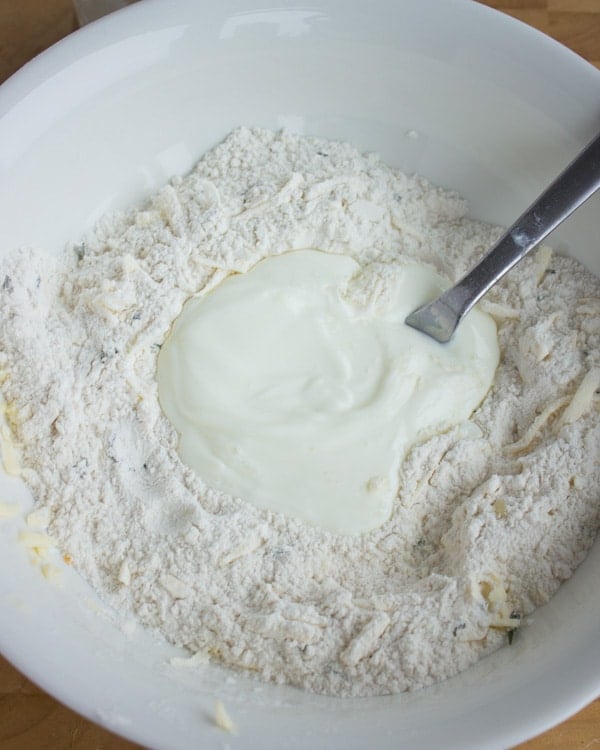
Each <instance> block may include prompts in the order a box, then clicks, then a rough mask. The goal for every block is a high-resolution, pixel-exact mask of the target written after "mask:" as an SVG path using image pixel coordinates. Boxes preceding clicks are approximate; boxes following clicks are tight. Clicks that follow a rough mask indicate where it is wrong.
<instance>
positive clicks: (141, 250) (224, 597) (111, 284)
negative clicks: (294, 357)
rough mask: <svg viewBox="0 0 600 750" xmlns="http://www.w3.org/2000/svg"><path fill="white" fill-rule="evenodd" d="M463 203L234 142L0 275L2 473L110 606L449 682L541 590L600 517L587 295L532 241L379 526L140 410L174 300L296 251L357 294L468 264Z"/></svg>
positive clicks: (325, 156) (594, 297)
mask: <svg viewBox="0 0 600 750" xmlns="http://www.w3.org/2000/svg"><path fill="white" fill-rule="evenodd" d="M465 212H466V207H465V204H464V202H463V201H462V200H461V199H460V198H459V197H458V196H457V195H455V194H454V193H451V192H447V191H445V190H441V189H439V188H435V187H432V186H431V185H429V184H428V183H427V182H426V181H425V180H424V179H421V178H419V177H407V176H405V175H403V174H401V173H399V172H397V171H395V170H392V169H389V168H388V167H386V166H385V165H384V164H382V163H381V161H380V160H379V158H378V157H376V156H373V155H366V156H363V155H360V154H359V153H358V152H356V151H355V150H354V149H353V148H352V147H351V146H349V145H345V144H337V143H329V142H326V141H322V140H316V139H312V138H304V137H300V136H296V135H292V134H290V133H285V132H284V133H271V132H267V131H261V130H248V129H239V130H236V131H235V132H234V133H233V134H232V135H230V136H229V137H228V138H227V140H226V141H225V142H224V143H222V144H221V145H219V146H217V147H216V148H215V149H213V150H212V151H211V152H209V153H208V154H207V155H206V156H205V157H203V159H202V160H201V161H200V162H199V164H198V165H197V166H196V168H195V169H194V170H193V171H192V172H191V174H190V175H188V176H187V177H185V178H175V179H173V180H172V181H171V183H170V184H169V185H168V186H167V187H165V188H164V189H163V190H161V191H160V192H159V193H158V194H157V195H156V196H154V197H153V198H152V199H151V200H150V201H148V202H147V203H146V204H145V205H144V206H143V207H142V208H141V209H138V210H135V211H129V212H126V213H124V214H122V215H120V216H116V217H115V216H113V217H110V218H109V219H107V220H106V221H105V222H104V223H102V224H100V225H99V226H98V227H97V228H96V230H95V231H94V232H93V233H92V234H90V236H89V237H86V238H85V240H84V241H83V242H82V243H81V244H79V245H76V246H74V247H72V248H70V249H69V250H68V252H67V253H66V254H65V255H63V256H61V257H60V258H54V257H50V256H48V255H45V254H44V253H42V252H41V251H37V250H35V251H34V250H21V251H19V252H15V253H13V254H12V255H11V256H10V257H9V259H8V260H7V261H5V263H4V265H3V269H2V274H1V277H0V283H1V288H0V341H1V351H0V369H1V370H2V373H3V383H2V392H3V395H4V397H5V400H6V406H5V410H6V414H7V418H8V420H9V422H10V425H11V430H12V441H13V443H14V444H16V445H17V447H18V450H19V451H20V454H21V475H22V477H23V479H24V480H25V481H26V482H27V483H28V484H29V486H30V487H31V488H32V491H33V494H34V496H35V498H36V499H37V503H38V506H39V508H40V511H41V512H42V516H43V515H44V514H46V515H47V518H48V531H49V533H50V534H51V535H53V536H54V537H56V538H57V539H58V540H59V543H60V546H61V548H62V550H63V552H64V553H65V554H68V555H69V557H70V558H71V559H72V561H73V564H74V565H75V566H76V567H77V569H78V570H79V571H80V572H81V573H82V574H83V575H84V576H85V578H86V579H87V580H88V581H89V582H90V583H91V584H92V586H93V587H94V588H95V589H96V590H97V591H98V592H99V594H100V595H101V596H102V597H103V599H104V600H105V601H106V602H108V603H109V604H110V605H112V606H113V607H115V608H116V609H118V610H121V611H123V612H129V613H132V614H134V615H135V617H136V618H137V619H138V620H139V621H140V622H141V623H143V624H144V625H145V626H148V627H150V628H154V629H157V630H159V631H160V632H161V633H163V634H164V635H165V636H166V637H167V638H168V639H169V640H170V641H172V642H173V643H175V644H178V645H181V646H185V647H187V648H189V649H190V650H191V651H192V652H202V653H204V654H208V655H209V657H210V658H211V659H215V660H219V661H222V662H224V663H225V664H227V665H230V666H232V667H236V668H240V669H243V670H248V671H250V672H251V673H252V674H255V675H256V676H258V677H260V678H262V679H265V680H271V681H274V682H278V683H290V684H293V685H297V686H301V687H304V688H307V689H310V690H314V691H317V692H325V693H333V694H339V695H375V694H383V693H390V692H397V691H402V690H406V689H411V688H417V687H419V686H423V685H427V684H431V683H434V682H437V681H439V680H441V679H443V678H445V677H448V676H450V675H452V674H455V673H456V672H458V671H460V670H462V669H464V668H465V667H467V666H468V665H469V664H472V663H473V662H474V661H476V660H477V659H479V658H480V657H481V656H483V655H484V654H487V653H489V652H491V651H493V650H494V649H496V648H498V647H499V646H500V645H502V644H503V643H505V642H506V640H507V635H506V634H507V632H508V631H512V630H513V629H514V628H515V626H517V625H518V624H519V622H522V620H523V618H525V617H526V616H527V615H528V614H529V613H530V612H532V610H533V609H534V608H535V607H538V606H539V605H541V604H543V603H544V602H546V601H547V600H548V599H549V598H550V597H551V596H552V594H553V593H554V592H555V591H556V589H557V587H558V586H559V585H560V583H561V582H562V581H564V580H565V579H566V578H568V577H569V576H570V575H571V573H572V572H573V570H574V569H575V568H576V566H577V565H578V564H579V563H580V562H581V560H582V559H583V558H584V556H585V554H586V552H587V550H588V549H589V547H590V545H591V544H592V542H593V540H594V537H595V535H596V532H597V530H598V527H599V525H600V503H599V502H598V500H599V497H598V493H599V487H600V460H599V459H600V411H599V409H598V395H597V391H598V387H599V386H600V280H598V279H597V278H595V277H594V276H592V275H591V274H590V273H588V272H587V271H585V270H584V268H583V267H582V266H581V265H580V264H579V263H577V262H576V261H574V260H572V259H569V258H564V257H558V256H554V255H552V253H551V252H550V251H549V250H547V249H542V250H540V251H538V253H537V254H536V255H534V256H533V257H531V258H529V259H527V260H525V261H524V262H523V263H522V264H521V265H520V266H519V268H518V270H516V271H515V272H513V273H512V274H510V275H509V277H508V278H507V279H506V280H505V281H504V282H503V283H502V284H501V285H500V286H498V287H497V288H495V289H494V290H493V291H492V292H491V293H490V295H489V298H488V300H487V301H486V302H485V303H484V307H485V308H486V309H487V310H488V312H490V313H491V314H492V315H493V316H494V317H495V318H496V321H497V323H498V336H499V342H500V346H501V351H502V358H501V363H500V365H499V368H498V370H497V373H496V379H495V383H494V386H493V387H492V390H491V391H490V393H489V394H488V396H487V397H486V399H485V401H484V402H483V404H482V405H481V407H480V408H479V409H478V410H477V411H476V412H475V413H474V414H473V416H472V418H471V420H470V421H469V422H467V423H464V424H461V425H459V426H458V427H456V428H454V429H452V430H450V431H448V432H446V433H445V434H440V435H436V436H434V437H432V438H431V439H429V440H427V441H426V442H424V443H422V444H421V445H419V446H417V447H416V448H414V449H413V450H412V451H411V453H410V454H409V455H408V457H407V459H406V460H405V462H404V464H403V466H402V471H401V483H400V492H399V496H398V499H397V501H396V503H395V506H394V510H393V513H392V517H391V518H390V519H389V521H387V522H386V523H384V524H383V525H382V526H380V527H379V528H377V529H375V530H374V531H371V532H369V533H367V534H363V535H360V536H355V537H342V536H336V535H333V534H330V533H328V532H325V531H322V530H319V529H318V528H315V527H313V526H310V525H308V524H304V523H302V522H300V521H296V520H293V519H289V518H286V517H284V516H282V515H279V514H276V513H271V512H268V511H265V510H259V509H257V508H255V507H254V506H252V505H250V504H249V503H247V502H245V501H244V500H241V499H236V498H232V497H228V496H225V495H222V494H220V493H218V492H215V491H213V490H211V489H210V488H209V487H208V486H206V484H205V483H204V482H203V481H202V479H201V478H200V477H198V476H196V475H195V474H194V473H193V472H192V471H191V470H190V469H188V468H186V467H185V466H184V465H183V464H182V463H181V461H180V459H179V457H178V454H177V435H176V434H175V433H174V431H173V429H172V428H171V426H170V424H169V422H168V421H167V419H166V418H165V417H164V415H163V414H162V412H161V409H160V406H159V403H158V399H157V386H156V359H157V354H158V350H159V348H160V346H161V343H162V342H163V341H164V339H165V336H166V335H167V332H168V330H169V327H170V325H171V323H172V321H173V320H174V319H175V318H176V316H177V315H178V313H179V311H180V309H181V307H182V305H183V302H184V301H185V299H186V298H187V297H189V296H190V295H191V294H194V293H196V292H198V291H202V292H206V291H208V290H210V289H211V288H212V287H214V286H215V285H216V284H217V283H219V281H221V280H222V279H223V278H224V277H225V276H226V275H227V274H229V273H232V272H244V271H246V270H248V269H249V268H251V267H252V266H253V265H254V264H255V263H257V261H259V260H260V259H262V258H264V257H266V256H268V255H274V254H278V253H282V252H286V251H288V250H291V249H299V248H305V247H314V248H319V249H322V250H326V251H329V252H333V253H344V254H347V255H351V256H353V257H354V258H355V259H356V260H358V261H359V262H360V264H361V265H362V266H367V269H366V271H365V273H364V274H363V276H362V283H361V284H358V285H356V288H355V289H354V290H353V291H354V294H355V295H357V297H362V298H364V299H365V300H370V301H373V302H375V303H376V301H377V299H378V297H379V296H380V295H385V294H386V285H387V283H388V281H389V279H390V278H392V277H393V274H394V268H395V262H396V261H398V259H399V258H400V257H402V258H414V259H418V260H419V261H421V262H426V263H430V264H432V265H434V266H435V267H436V268H437V269H438V270H439V271H440V272H442V273H444V274H446V275H447V276H448V277H449V278H450V279H456V278H458V277H459V276H461V275H462V274H463V272H464V271H465V270H466V269H467V267H468V266H470V265H471V264H472V263H473V262H474V261H475V260H476V259H477V258H478V257H479V256H480V255H481V254H482V252H483V251H484V250H485V249H487V247H489V246H490V245H491V243H492V241H493V240H494V239H495V238H496V237H497V236H498V234H499V232H498V230H497V229H495V228H490V227H488V226H485V225H483V224H481V223H478V222H474V221H471V220H469V219H467V218H465ZM449 398H451V394H449ZM4 437H5V444H6V445H7V446H8V440H7V439H6V438H7V436H6V435H5V436H4ZM5 458H6V456H5ZM520 637H524V638H526V637H527V634H526V631H525V632H523V633H522V634H521V635H520Z"/></svg>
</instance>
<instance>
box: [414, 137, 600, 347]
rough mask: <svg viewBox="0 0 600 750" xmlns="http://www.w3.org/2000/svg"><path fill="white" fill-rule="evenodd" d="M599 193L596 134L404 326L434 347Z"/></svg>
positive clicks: (599, 157)
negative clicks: (474, 261)
mask: <svg viewBox="0 0 600 750" xmlns="http://www.w3.org/2000/svg"><path fill="white" fill-rule="evenodd" d="M598 188H600V134H599V135H597V136H596V137H595V138H594V140H593V141H592V142H591V143H589V144H588V145H587V146H586V147H585V148H584V149H583V151H581V153H580V154H579V155H578V156H577V157H575V159H574V160H573V161H572V162H571V163H570V164H569V166H568V167H567V168H566V169H565V170H564V171H563V172H561V174H560V175H559V176H558V177H557V178H556V179H555V180H554V182H553V183H552V184H551V185H550V187H548V188H547V189H546V190H545V191H544V192H543V193H542V194H541V195H540V197H539V198H538V199H537V200H536V201H535V202H534V203H533V204H532V205H531V206H530V207H529V208H528V209H527V211H525V213H524V214H522V215H521V216H520V217H519V218H518V219H517V220H516V221H515V223H514V224H513V225H512V226H511V227H510V228H509V229H507V230H506V232H505V233H504V234H503V235H502V237H501V238H500V239H499V240H498V242H497V243H496V244H495V245H494V246H493V247H492V249H491V250H489V251H488V252H487V253H486V255H484V257H483V258H482V259H481V260H480V261H479V263H478V264H477V265H476V266H475V267H474V268H473V269H472V270H471V271H469V273H467V274H466V276H464V277H463V278H462V279H461V280H460V281H459V282H458V283H457V284H455V286H453V287H451V288H450V289H448V290H447V291H445V292H444V293H443V294H441V295H440V296H439V297H438V298H437V299H435V300H433V301H432V302H429V303H428V304H426V305H423V306H422V307H419V308H417V309H416V310H414V311H413V312H411V314H410V315H409V316H408V317H407V318H406V320H405V323H406V324H407V325H409V326H411V327H412V328H416V329H417V330H419V331H422V332H423V333H425V334H427V335H428V336H431V337H432V338H434V339H435V340H436V341H439V342H440V343H445V342H446V341H449V340H450V339H451V338H452V334H453V333H454V331H455V330H456V327H457V326H458V324H459V323H460V321H461V320H462V318H463V317H464V316H465V315H466V314H467V313H468V312H469V310H470V309H471V308H472V307H473V305H474V304H475V303H476V302H478V301H479V300H480V299H481V297H483V295H484V294H485V293H486V292H487V291H489V289H490V288H491V287H492V286H494V284H495V283H496V282H497V281H499V280H500V279H501V278H502V277H503V276H504V275H505V274H506V273H507V272H508V271H510V269H511V268H512V267H513V266H514V265H516V264H517V263H518V262H519V261H520V260H521V259H522V258H524V257H525V256H526V255H527V253H528V252H529V251H530V250H532V249H533V248H534V247H535V246H536V245H539V243H540V242H542V240H543V239H544V238H545V237H547V236H548V235H549V234H550V232H552V230H553V229H556V227H557V226H558V225H559V224H561V223H562V222H563V221H564V220H565V219H566V218H567V217H568V216H570V215H571V214H572V213H573V211H575V209H576V208H579V206H580V205H581V204H582V203H583V202H584V201H586V200H587V199H588V198H589V197H590V196H591V195H593V194H594V193H595V192H596V190H598Z"/></svg>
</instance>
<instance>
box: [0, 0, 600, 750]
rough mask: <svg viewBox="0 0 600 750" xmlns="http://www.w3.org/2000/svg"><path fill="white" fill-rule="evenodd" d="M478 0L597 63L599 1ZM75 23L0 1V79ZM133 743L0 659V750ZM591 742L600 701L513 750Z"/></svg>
mask: <svg viewBox="0 0 600 750" xmlns="http://www.w3.org/2000/svg"><path fill="white" fill-rule="evenodd" d="M217 1H218V0H215V2H217ZM484 4H485V5H489V6H490V7H493V8H496V9H498V10H500V11H502V12H505V13H508V14H510V15H511V16H514V17H516V18H518V19H520V20H521V21H524V22H525V23H528V24H530V25H532V26H534V27H536V28H538V29H540V30H541V31H543V32H544V33H546V34H548V35H549V36H551V37H554V38H555V39H557V40H558V41H559V42H562V43H563V44H565V45H567V46H568V47H570V48H571V49H572V50H574V51H575V52H577V53H578V54H579V55H581V56H582V57H584V58H586V59H587V60H589V61H590V62H592V63H593V64H594V65H596V66H598V67H600V0H486V1H485V2H484ZM76 28H77V20H76V17H75V13H74V11H73V7H72V5H71V2H70V0H0V82H2V81H4V80H5V79H6V78H8V76H10V75H11V74H12V73H14V72H15V71H16V70H18V69H19V68H20V67H21V66H22V65H24V64H25V63H26V62H27V61H28V60H29V59H31V58H32V57H34V56H35V55H37V54H38V53H39V52H41V51H42V50H44V49H46V48H47V47H49V46H50V45H51V44H53V43H54V42H56V41H58V40H59V39H62V38H63V37H64V36H66V35H67V34H69V33H70V32H72V31H74V30H75V29H76ZM508 720H510V719H508ZM138 747H139V746H138V745H134V744H133V743H131V742H128V741H127V740H123V739H120V738H118V737H115V736H114V735H112V734H110V733H109V732H107V731H106V730H104V729H102V728H101V727H98V726H96V725H95V724H92V723H91V722H89V721H87V720H86V719H83V718H82V717H80V716H78V715H77V714H76V713H74V712H73V711H71V710H70V709H68V708H66V707H64V706H62V705H61V704H60V703H58V702H57V701H55V700H54V699H53V698H52V697H50V696H49V695H47V694H46V693H44V692H43V691H42V690H40V689H39V688H38V687H36V686H35V685H33V684H32V683H31V682H30V681H29V680H27V679H26V678H25V677H23V676H22V675H21V674H19V672H17V670H15V669H14V668H13V667H12V666H11V665H10V664H9V663H8V662H7V661H6V660H4V659H2V657H0V750H135V748H138ZM594 748H598V750H600V699H598V700H596V701H594V702H593V703H591V704H590V705H589V706H588V707H587V708H585V709H584V710H583V711H581V712H580V713H578V714H577V715H576V716H574V717H572V718H571V719H569V720H568V721H566V722H564V723H563V724H560V725H559V726H557V727H556V728H554V729H552V730H550V731H549V732H546V733H545V734H543V735H540V736H539V737H536V738H535V739H533V740H530V741H529V742H526V743H524V744H522V745H519V747H518V750H594ZM199 750H200V749H199Z"/></svg>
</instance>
